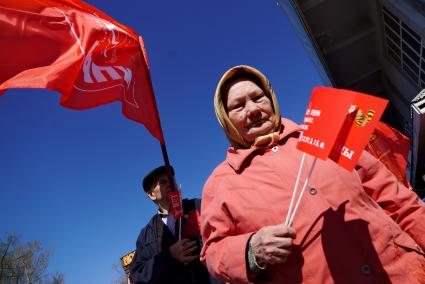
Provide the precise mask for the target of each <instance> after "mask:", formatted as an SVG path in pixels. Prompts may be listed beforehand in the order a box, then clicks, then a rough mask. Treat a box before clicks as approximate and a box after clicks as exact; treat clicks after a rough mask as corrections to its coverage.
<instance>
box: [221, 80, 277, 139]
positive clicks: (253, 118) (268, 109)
mask: <svg viewBox="0 0 425 284" xmlns="http://www.w3.org/2000/svg"><path fill="white" fill-rule="evenodd" d="M226 107H227V115H228V116H229V119H230V121H231V122H232V123H233V125H234V126H235V127H236V129H237V130H238V132H239V133H240V134H241V135H242V137H243V138H244V139H245V141H247V142H249V143H252V142H254V140H255V138H257V137H258V136H261V135H265V134H269V133H271V132H272V131H273V129H274V113H273V106H272V103H271V101H270V99H269V98H268V97H267V96H266V95H265V94H264V92H263V90H262V89H261V88H260V87H259V86H257V85H256V84H255V83H254V82H252V81H249V80H246V79H241V80H238V81H235V82H234V83H232V84H231V85H230V88H229V91H228V94H227V103H226Z"/></svg>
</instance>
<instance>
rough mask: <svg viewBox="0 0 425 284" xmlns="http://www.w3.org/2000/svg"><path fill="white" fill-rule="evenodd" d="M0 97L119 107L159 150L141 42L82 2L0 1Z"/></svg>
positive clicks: (157, 126) (80, 106)
mask: <svg viewBox="0 0 425 284" xmlns="http://www.w3.org/2000/svg"><path fill="white" fill-rule="evenodd" d="M0 38H1V44H0V95H2V94H3V93H4V91H5V90H6V89H9V88H48V89H51V90H55V91H58V92H60V93H61V95H62V96H61V99H60V104H61V105H63V106H64V107H68V108H72V109H88V108H92V107H96V106H100V105H103V104H107V103H111V102H115V101H122V111H123V114H124V115H125V116H126V117H127V118H129V119H131V120H134V121H137V122H139V123H142V124H144V125H145V126H146V128H147V129H148V130H149V131H150V133H151V134H152V135H153V136H154V137H156V138H157V139H158V140H159V141H160V142H161V144H164V137H163V134H162V130H161V126H160V121H159V115H158V111H157V108H156V103H155V97H154V95H153V89H152V83H151V78H150V73H149V66H148V63H147V59H146V54H145V50H144V46H143V41H142V39H141V38H139V37H138V36H137V34H136V33H135V32H134V31H133V30H131V29H130V28H128V27H126V26H124V25H122V24H120V23H118V22H116V21H115V20H114V19H112V18H111V17H109V16H107V15H106V14H104V13H102V12H101V11H99V10H97V9H95V8H93V7H92V6H90V5H88V4H86V3H84V2H82V1H79V0H61V1H59V0H37V1H34V0H21V1H14V0H0Z"/></svg>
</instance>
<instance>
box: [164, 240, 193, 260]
mask: <svg viewBox="0 0 425 284" xmlns="http://www.w3.org/2000/svg"><path fill="white" fill-rule="evenodd" d="M196 249H197V245H196V241H190V240H189V239H181V240H180V241H177V242H176V243H175V244H173V245H172V246H170V253H171V256H172V257H174V258H175V259H176V260H177V261H179V262H181V263H183V264H184V265H186V264H188V263H189V262H191V261H193V260H195V259H197V258H198V257H199V256H198V255H192V253H193V252H194V251H195V250H196Z"/></svg>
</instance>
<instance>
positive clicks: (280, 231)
mask: <svg viewBox="0 0 425 284" xmlns="http://www.w3.org/2000/svg"><path fill="white" fill-rule="evenodd" d="M295 235H296V232H295V230H294V229H292V228H291V227H288V226H286V225H274V226H267V227H263V228H261V229H260V230H259V231H258V232H257V233H255V234H254V235H253V236H252V237H251V240H250V242H251V247H252V250H253V253H254V256H255V260H256V262H257V263H258V265H260V266H265V265H270V264H276V263H284V262H285V261H286V259H287V258H288V256H289V254H290V253H291V246H292V240H293V239H294V238H295Z"/></svg>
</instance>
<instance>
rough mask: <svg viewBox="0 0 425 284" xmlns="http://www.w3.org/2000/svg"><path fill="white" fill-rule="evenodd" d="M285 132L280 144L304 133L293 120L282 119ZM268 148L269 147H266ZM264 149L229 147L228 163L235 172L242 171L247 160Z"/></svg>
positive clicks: (280, 138) (280, 137) (281, 135)
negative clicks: (288, 138) (299, 133)
mask: <svg viewBox="0 0 425 284" xmlns="http://www.w3.org/2000/svg"><path fill="white" fill-rule="evenodd" d="M282 125H283V131H282V133H280V135H279V142H280V141H282V140H283V139H284V138H285V137H287V136H289V135H291V134H292V133H294V132H298V131H302V129H301V127H300V126H299V125H297V124H296V123H295V122H293V121H292V120H289V119H286V118H282ZM269 147H270V146H269ZM266 148H268V147H266ZM261 149H264V147H261V146H260V147H255V146H254V147H251V148H248V149H243V148H234V147H229V149H228V150H227V156H226V161H227V163H228V164H229V165H230V167H232V169H234V170H235V171H237V172H238V171H240V170H241V168H242V164H243V163H244V162H245V160H246V159H247V158H248V157H249V156H251V154H252V153H254V152H255V151H257V150H261Z"/></svg>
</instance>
